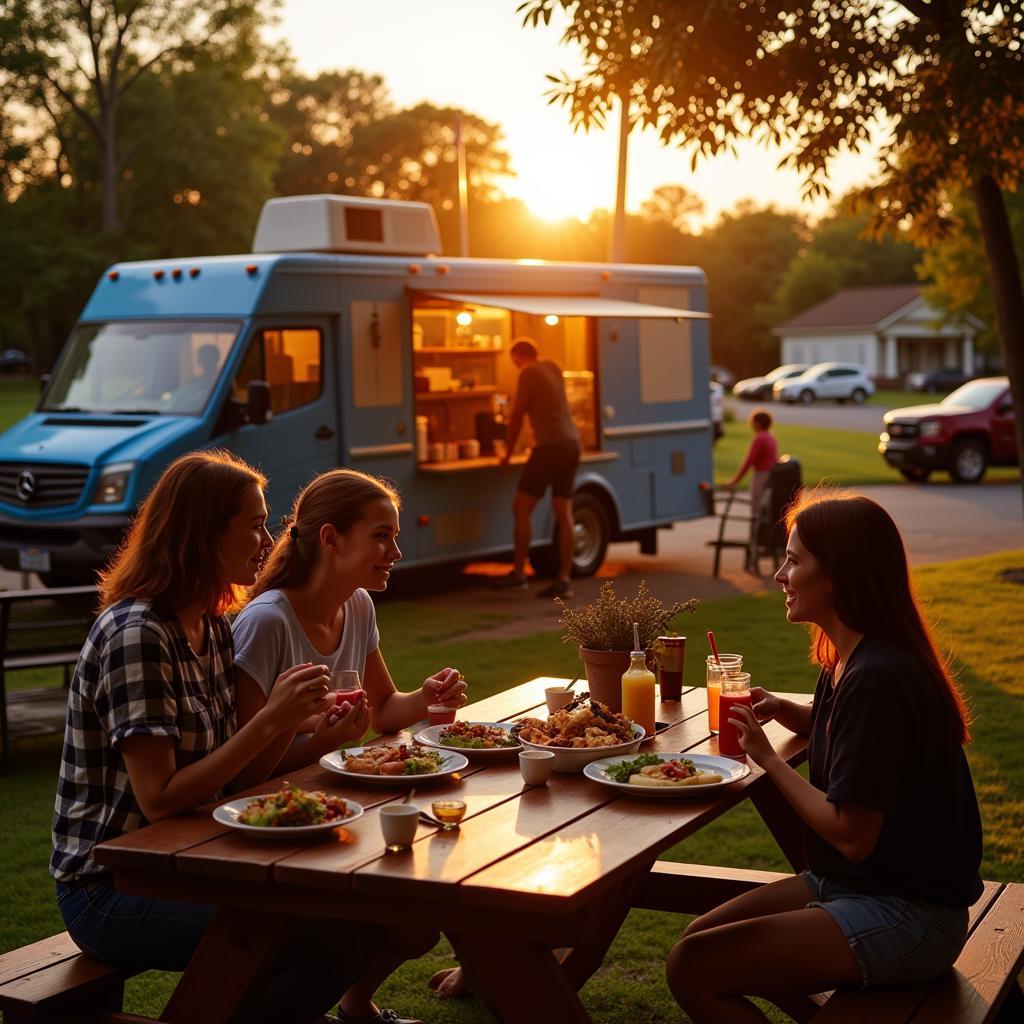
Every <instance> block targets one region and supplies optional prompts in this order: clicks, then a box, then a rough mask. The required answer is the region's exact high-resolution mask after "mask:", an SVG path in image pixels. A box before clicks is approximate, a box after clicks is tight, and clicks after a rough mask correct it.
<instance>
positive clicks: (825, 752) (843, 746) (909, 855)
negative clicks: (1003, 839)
mask: <svg viewBox="0 0 1024 1024" xmlns="http://www.w3.org/2000/svg"><path fill="white" fill-rule="evenodd" d="M937 685H938V684H937V683H936V682H935V680H934V679H933V678H932V677H931V676H929V674H928V673H927V672H926V671H925V669H924V666H923V665H921V663H920V662H919V661H918V660H917V659H916V658H915V657H914V656H913V655H912V654H910V653H909V652H907V651H905V650H903V649H902V648H900V647H898V646H897V645H895V644H892V643H890V642H887V641H884V640H879V639H875V638H872V637H870V636H865V637H864V638H863V639H862V640H861V642H860V643H859V644H858V645H857V647H856V649H855V650H854V652H853V654H852V656H851V657H850V661H849V663H848V664H847V666H846V671H845V672H844V673H843V676H842V678H841V679H840V682H839V685H838V686H837V687H835V688H833V686H832V673H831V672H829V671H823V672H822V673H821V675H820V676H819V677H818V685H817V687H816V688H815V691H814V704H813V707H812V711H811V735H810V741H809V743H808V748H807V753H808V760H809V762H810V778H811V783H812V785H814V786H815V787H817V788H818V789H820V790H822V791H823V792H825V793H826V795H827V796H828V799H829V800H830V801H831V802H832V803H835V804H842V803H851V804H858V805H859V806H861V807H868V808H871V809H872V810H876V811H881V812H882V813H883V814H884V815H885V820H884V822H883V823H882V831H881V834H880V835H879V838H878V845H877V846H876V847H875V849H874V850H873V851H872V852H871V854H870V856H868V857H867V858H866V859H865V860H864V861H862V862H861V863H859V864H857V863H854V862H853V861H851V860H848V859H847V858H846V857H844V856H843V855H842V854H841V853H840V852H839V851H838V850H836V849H835V848H834V847H833V846H831V845H830V844H829V843H827V842H826V841H825V840H824V839H822V838H821V836H819V835H818V834H817V833H816V832H814V831H813V830H812V829H808V831H807V840H806V854H807V864H808V867H809V868H810V869H811V870H812V871H813V872H814V873H815V874H818V875H822V876H823V877H825V878H828V879H830V880H832V881H834V882H836V883H838V884H840V885H846V886H848V887H850V888H852V889H858V890H861V891H863V892H872V893H878V894H884V895H899V896H904V897H906V898H908V899H918V900H923V901H925V902H928V903H937V904H940V905H942V906H947V907H966V906H970V905H971V904H972V903H974V902H975V900H977V899H978V898H979V897H980V896H981V891H982V885H981V878H980V876H979V875H978V867H979V865H980V864H981V848H982V838H981V816H980V814H979V812H978V801H977V798H976V796H975V794H974V784H973V783H972V781H971V772H970V768H969V767H968V765H967V758H966V757H965V755H964V751H963V748H962V747H961V746H960V744H959V743H958V742H957V741H956V739H955V737H953V736H951V735H950V734H949V729H948V726H945V725H944V722H945V709H944V706H943V703H942V701H941V695H940V693H939V692H938V691H937Z"/></svg>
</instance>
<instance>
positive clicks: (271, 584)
mask: <svg viewBox="0 0 1024 1024" xmlns="http://www.w3.org/2000/svg"><path fill="white" fill-rule="evenodd" d="M381 499H384V500H386V501H390V502H392V504H394V506H395V508H396V509H397V508H401V505H402V502H401V498H400V497H399V494H398V491H397V490H395V488H394V487H392V485H391V484H390V483H388V481H386V480H384V479H382V478H381V477H376V476H370V474H369V473H361V472H359V470H357V469H332V470H330V471H329V472H327V473H321V474H320V476H318V477H316V478H315V479H314V480H313V481H311V482H310V483H308V484H307V485H306V486H305V487H304V488H303V489H302V490H301V491H300V492H299V494H298V497H297V498H296V499H295V502H294V503H293V505H292V512H291V515H290V516H285V517H284V520H283V522H284V526H285V529H284V531H283V532H282V533H281V535H280V536H279V537H278V538H277V542H276V543H275V544H274V550H273V551H272V552H271V553H270V558H269V559H267V564H266V566H265V567H264V569H263V571H262V572H261V573H260V575H259V579H258V580H257V581H256V585H255V586H254V587H253V588H252V591H251V592H250V594H249V596H250V597H256V596H257V595H258V594H262V593H264V591H267V590H280V589H282V588H283V587H301V586H302V585H303V584H304V583H305V582H306V581H307V580H308V579H309V577H310V574H311V573H312V571H313V566H314V565H316V560H317V558H318V557H319V554H320V530H321V528H322V527H324V526H326V525H328V524H330V525H331V526H333V527H334V528H335V529H336V530H337V531H338V533H341V534H345V533H348V531H349V530H351V529H352V527H353V526H355V524H356V523H358V522H359V520H360V519H362V518H363V516H364V515H365V514H366V506H367V505H369V504H370V502H373V501H380V500H381Z"/></svg>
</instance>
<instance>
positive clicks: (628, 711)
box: [622, 623, 658, 736]
mask: <svg viewBox="0 0 1024 1024" xmlns="http://www.w3.org/2000/svg"><path fill="white" fill-rule="evenodd" d="M633 644H634V649H633V650H632V651H630V652H629V668H628V669H626V671H625V673H624V674H623V676H622V713H623V714H624V715H625V716H626V718H628V719H630V721H633V722H636V724H637V725H642V726H643V727H644V732H645V733H647V735H648V736H653V735H654V689H655V687H656V686H657V684H658V681H657V679H655V678H654V673H653V672H652V671H651V670H650V669H649V668H648V667H647V655H646V653H645V652H644V651H642V650H641V649H640V637H639V634H638V631H637V625H636V623H634V624H633Z"/></svg>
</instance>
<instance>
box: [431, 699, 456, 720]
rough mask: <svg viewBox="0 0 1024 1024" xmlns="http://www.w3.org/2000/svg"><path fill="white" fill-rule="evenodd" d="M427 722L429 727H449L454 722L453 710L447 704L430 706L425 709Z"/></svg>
mask: <svg viewBox="0 0 1024 1024" xmlns="http://www.w3.org/2000/svg"><path fill="white" fill-rule="evenodd" d="M427 721H428V722H429V723H430V724H431V725H451V724H452V722H454V721H455V708H450V707H448V705H447V704H431V705H430V707H429V708H427Z"/></svg>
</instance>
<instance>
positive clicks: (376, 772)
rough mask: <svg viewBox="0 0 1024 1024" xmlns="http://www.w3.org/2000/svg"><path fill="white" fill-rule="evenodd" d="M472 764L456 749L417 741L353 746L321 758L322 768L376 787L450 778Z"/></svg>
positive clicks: (406, 784)
mask: <svg viewBox="0 0 1024 1024" xmlns="http://www.w3.org/2000/svg"><path fill="white" fill-rule="evenodd" d="M468 764H469V760H468V759H467V758H466V757H465V756H464V755H462V754H459V753H456V752H455V751H454V750H453V751H450V752H448V751H441V750H438V749H436V748H434V747H425V746H423V745H422V744H420V743H415V742H414V743H380V744H377V745H376V746H372V747H349V748H348V749H347V750H334V751H332V752H331V753H330V754H325V755H324V756H323V757H321V758H320V767H321V768H325V769H326V770H327V771H329V772H335V773H336V774H338V775H344V776H345V778H346V779H351V780H353V781H356V782H366V783H369V784H370V785H372V786H408V785H414V786H416V785H419V784H420V783H421V782H433V781H435V780H437V779H447V778H448V777H449V776H450V775H451V774H452V772H460V771H462V769H463V768H465V767H466V765H468Z"/></svg>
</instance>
